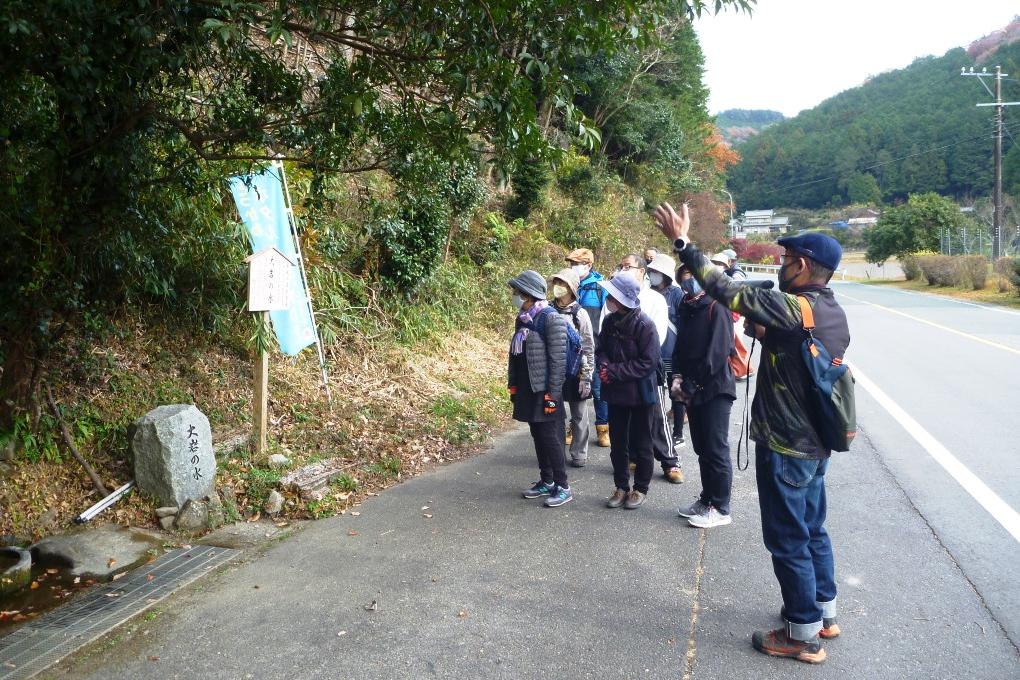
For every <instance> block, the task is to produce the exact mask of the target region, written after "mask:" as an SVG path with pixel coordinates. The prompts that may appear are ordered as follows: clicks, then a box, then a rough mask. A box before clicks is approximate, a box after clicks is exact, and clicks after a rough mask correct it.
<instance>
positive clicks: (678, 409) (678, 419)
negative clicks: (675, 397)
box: [673, 401, 687, 439]
mask: <svg viewBox="0 0 1020 680" xmlns="http://www.w3.org/2000/svg"><path fill="white" fill-rule="evenodd" d="M686 413H687V404H685V403H683V402H682V401H674V402H673V438H674V439H675V438H677V437H683V436H684V415H685V414H686Z"/></svg>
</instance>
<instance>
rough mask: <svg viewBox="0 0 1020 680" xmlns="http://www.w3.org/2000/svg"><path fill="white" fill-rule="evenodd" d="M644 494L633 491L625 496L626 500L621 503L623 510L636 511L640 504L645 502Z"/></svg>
mask: <svg viewBox="0 0 1020 680" xmlns="http://www.w3.org/2000/svg"><path fill="white" fill-rule="evenodd" d="M645 498H646V496H645V494H643V493H641V492H640V491H637V490H634V491H631V492H630V493H629V494H627V500H625V501H624V502H623V509H624V510H636V509H637V508H639V507H641V504H642V503H644V502H645Z"/></svg>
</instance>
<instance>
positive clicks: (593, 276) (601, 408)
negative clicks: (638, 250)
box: [564, 248, 609, 448]
mask: <svg viewBox="0 0 1020 680" xmlns="http://www.w3.org/2000/svg"><path fill="white" fill-rule="evenodd" d="M564 259H565V260H566V261H567V266H568V267H570V269H571V270H573V271H574V273H575V274H577V278H578V279H579V280H580V283H579V284H578V286H577V302H578V304H580V305H581V307H582V308H583V309H584V311H586V312H587V313H588V318H589V319H590V320H591V329H592V333H594V334H595V346H596V348H598V342H599V330H601V328H602V313H603V312H602V310H603V308H604V307H605V302H606V291H605V290H604V289H603V288H602V287H601V286H600V285H599V282H600V281H602V275H601V274H599V273H598V272H597V271H595V254H594V253H592V252H591V251H590V250H588V249H587V248H577V249H576V250H572V251H570V253H569V254H568V255H567V256H566V258H564ZM591 395H592V404H593V405H594V406H595V432H596V434H597V435H598V444H599V446H602V447H606V448H608V447H609V407H608V405H607V404H606V402H605V401H604V400H603V399H602V382H601V381H600V380H599V374H598V371H596V372H595V374H594V375H593V376H592V381H591Z"/></svg>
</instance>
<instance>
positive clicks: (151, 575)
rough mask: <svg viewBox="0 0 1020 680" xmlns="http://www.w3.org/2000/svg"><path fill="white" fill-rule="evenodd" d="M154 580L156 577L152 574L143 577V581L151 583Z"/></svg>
mask: <svg viewBox="0 0 1020 680" xmlns="http://www.w3.org/2000/svg"><path fill="white" fill-rule="evenodd" d="M154 578H156V576H155V575H154V574H149V575H148V576H146V577H145V580H146V581H151V580H152V579H154Z"/></svg>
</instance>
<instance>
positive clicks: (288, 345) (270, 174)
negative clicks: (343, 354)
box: [230, 168, 315, 356]
mask: <svg viewBox="0 0 1020 680" xmlns="http://www.w3.org/2000/svg"><path fill="white" fill-rule="evenodd" d="M230 191H231V193H232V194H233V195H234V202H235V203H236V204H237V211H238V212H239V213H241V220H242V221H243V222H244V226H245V227H247V229H248V235H249V236H250V237H251V247H252V253H257V252H260V251H262V250H265V249H266V248H270V247H272V248H276V249H277V250H279V251H280V252H281V253H283V254H284V255H286V256H287V257H288V258H289V259H290V260H291V262H300V258H299V257H298V254H297V249H296V248H295V246H294V238H293V236H291V232H290V220H289V218H288V217H287V202H286V201H285V200H284V198H283V178H282V177H281V176H280V171H279V170H277V169H276V168H265V169H263V170H262V171H261V172H258V173H256V174H254V175H246V176H243V177H231V178H230ZM290 290H291V298H290V307H289V308H288V309H281V310H276V311H272V312H269V318H271V319H272V320H273V330H274V331H275V332H276V339H277V341H278V342H279V343H280V351H282V352H283V353H284V354H286V355H288V356H294V355H295V354H297V353H298V352H300V351H301V350H303V349H304V348H305V347H308V346H309V345H312V344H315V323H314V322H313V320H312V309H311V305H310V304H309V303H308V291H307V290H306V289H305V283H304V279H303V277H302V276H301V269H300V266H299V267H291V281H290Z"/></svg>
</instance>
